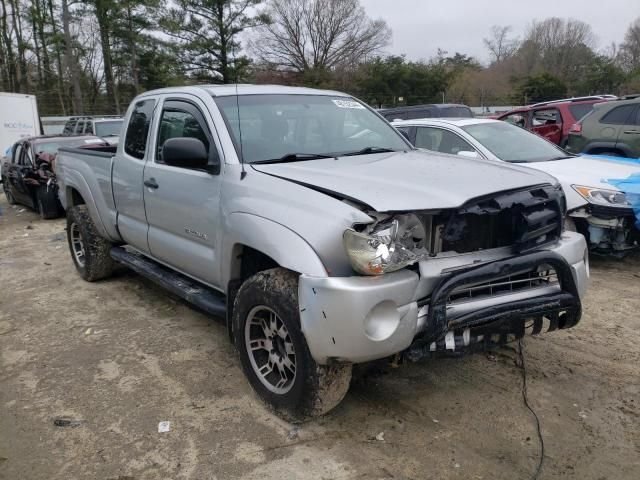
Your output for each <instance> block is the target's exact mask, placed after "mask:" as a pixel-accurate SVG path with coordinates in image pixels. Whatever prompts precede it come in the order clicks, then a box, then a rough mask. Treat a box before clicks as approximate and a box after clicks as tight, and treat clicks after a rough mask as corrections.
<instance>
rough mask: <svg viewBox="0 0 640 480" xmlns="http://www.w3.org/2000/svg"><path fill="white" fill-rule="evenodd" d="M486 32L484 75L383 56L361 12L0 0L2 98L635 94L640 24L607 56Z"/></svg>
mask: <svg viewBox="0 0 640 480" xmlns="http://www.w3.org/2000/svg"><path fill="white" fill-rule="evenodd" d="M488 30H489V31H488V34H487V37H486V38H485V39H484V45H485V47H486V50H487V52H488V54H489V56H490V61H489V62H488V63H487V64H482V62H480V61H479V60H478V59H476V58H473V57H471V56H469V55H467V54H465V53H462V52H454V53H449V52H447V51H445V50H443V49H438V53H437V55H435V56H434V57H433V58H430V59H424V60H419V61H410V60H407V58H406V57H405V56H398V55H384V50H385V47H387V46H388V45H389V43H390V40H391V36H392V32H391V29H390V28H389V26H388V25H387V24H386V22H385V21H384V20H382V19H372V18H370V17H369V16H368V15H367V14H366V11H365V10H364V8H363V7H362V5H361V3H360V0H0V91H10V92H23V93H30V94H35V95H37V96H38V103H39V106H40V111H41V114H43V115H72V114H81V113H96V114H109V113H122V111H123V109H124V108H126V105H127V104H128V102H129V101H130V100H131V98H133V97H134V96H135V95H137V94H138V93H141V92H143V91H147V90H151V89H154V88H160V87H165V86H171V85H184V84H197V83H235V82H253V83H279V84H287V85H306V86H317V87H323V88H334V89H338V90H343V91H348V92H350V93H353V94H355V95H358V96H359V97H361V98H362V99H363V100H365V101H367V102H369V103H371V104H372V105H375V106H392V105H398V104H416V103H428V102H441V101H446V102H459V103H467V104H469V105H489V104H494V105H495V104H522V103H528V102H533V101H541V100H547V99H550V98H557V97H562V96H568V95H591V94H597V93H613V94H623V93H634V92H640V18H639V19H637V20H635V21H634V22H632V23H631V24H630V25H629V26H628V29H627V31H626V35H625V38H624V41H623V42H622V43H621V44H620V45H616V44H612V45H609V46H607V47H606V48H604V49H602V48H600V47H601V46H599V45H598V44H597V41H596V37H595V35H594V33H593V31H592V29H591V27H590V26H589V25H588V24H586V23H584V22H581V21H578V20H573V19H559V18H548V19H544V20H540V21H533V22H532V23H531V24H530V25H529V27H528V28H527V29H526V31H524V32H521V33H520V34H519V35H517V34H516V33H515V32H513V29H512V28H511V27H509V26H494V27H492V28H491V29H488ZM425 35H426V34H425ZM424 40H425V43H426V42H432V45H434V46H437V45H438V39H436V38H428V37H426V38H425V39H424Z"/></svg>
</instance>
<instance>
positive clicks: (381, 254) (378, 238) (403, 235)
mask: <svg viewBox="0 0 640 480" xmlns="http://www.w3.org/2000/svg"><path fill="white" fill-rule="evenodd" d="M343 240H344V246H345V249H346V251H347V255H348V256H349V260H350V262H351V266H352V267H353V269H354V270H355V271H356V272H358V273H361V274H363V275H382V274H383V273H388V272H395V271H396V270H400V269H402V268H405V267H407V266H409V265H412V264H414V263H416V262H418V261H420V260H421V259H423V258H425V257H426V256H427V255H428V254H429V252H428V251H427V249H426V248H425V245H426V241H427V239H426V232H425V227H424V225H423V224H422V222H421V221H420V218H418V216H417V215H414V214H405V215H395V216H393V217H388V218H385V219H383V220H380V221H378V222H377V223H374V224H373V225H371V226H369V227H368V228H367V229H365V230H364V231H363V232H356V231H355V230H352V229H349V230H346V231H345V232H344V235H343Z"/></svg>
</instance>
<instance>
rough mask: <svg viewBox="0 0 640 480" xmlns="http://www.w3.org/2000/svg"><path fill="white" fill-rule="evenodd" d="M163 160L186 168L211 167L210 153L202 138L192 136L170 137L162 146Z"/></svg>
mask: <svg viewBox="0 0 640 480" xmlns="http://www.w3.org/2000/svg"><path fill="white" fill-rule="evenodd" d="M162 161H163V162H164V163H166V164H167V165H172V166H174V167H184V168H203V169H207V170H208V169H209V167H211V165H208V163H209V155H208V154H207V149H206V148H205V146H204V143H202V140H199V139H197V138H192V137H177V138H170V139H169V140H167V141H166V142H164V145H163V146H162Z"/></svg>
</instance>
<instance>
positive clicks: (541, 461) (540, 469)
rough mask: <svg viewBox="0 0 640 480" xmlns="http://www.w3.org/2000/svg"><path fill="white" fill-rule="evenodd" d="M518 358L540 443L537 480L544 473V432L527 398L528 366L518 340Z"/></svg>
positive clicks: (525, 398)
mask: <svg viewBox="0 0 640 480" xmlns="http://www.w3.org/2000/svg"><path fill="white" fill-rule="evenodd" d="M518 356H519V357H520V371H521V372H522V399H523V400H524V404H525V406H526V407H527V409H529V411H530V412H531V414H532V415H533V418H535V420H536V429H537V430H538V440H539V441H540V460H539V461H538V466H537V467H536V471H535V473H534V474H533V477H531V478H532V479H533V480H537V479H538V477H539V476H540V473H541V472H542V464H543V462H544V439H543V438H542V430H541V429H540V419H539V418H538V415H537V414H536V412H535V411H534V410H533V408H531V405H529V398H528V397H527V366H526V364H525V362H524V346H523V345H522V339H518Z"/></svg>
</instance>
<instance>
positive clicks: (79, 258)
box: [70, 222, 85, 267]
mask: <svg viewBox="0 0 640 480" xmlns="http://www.w3.org/2000/svg"><path fill="white" fill-rule="evenodd" d="M70 233H71V250H72V251H73V256H74V258H75V259H76V262H77V263H78V265H80V266H81V267H84V266H85V252H84V242H83V241H82V235H81V233H80V227H78V224H77V223H75V222H74V223H72V224H71V227H70Z"/></svg>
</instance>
